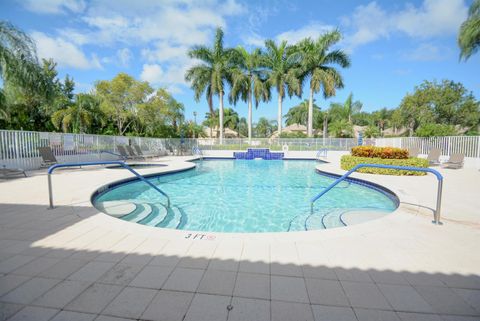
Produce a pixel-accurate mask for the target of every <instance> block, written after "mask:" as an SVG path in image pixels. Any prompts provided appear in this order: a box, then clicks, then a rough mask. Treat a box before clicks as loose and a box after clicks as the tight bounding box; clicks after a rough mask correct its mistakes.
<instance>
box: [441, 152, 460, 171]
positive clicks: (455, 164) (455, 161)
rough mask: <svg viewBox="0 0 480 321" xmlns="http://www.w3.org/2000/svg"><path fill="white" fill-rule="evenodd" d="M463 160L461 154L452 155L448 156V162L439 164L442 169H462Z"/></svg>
mask: <svg viewBox="0 0 480 321" xmlns="http://www.w3.org/2000/svg"><path fill="white" fill-rule="evenodd" d="M464 158H465V155H463V154H461V153H454V154H452V155H450V158H449V159H448V161H446V162H444V163H442V164H441V166H442V167H443V168H456V169H458V168H462V167H463V160H464Z"/></svg>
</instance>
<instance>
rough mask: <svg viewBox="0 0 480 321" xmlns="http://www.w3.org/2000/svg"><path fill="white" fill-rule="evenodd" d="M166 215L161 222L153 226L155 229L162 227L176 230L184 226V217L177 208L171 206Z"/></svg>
mask: <svg viewBox="0 0 480 321" xmlns="http://www.w3.org/2000/svg"><path fill="white" fill-rule="evenodd" d="M167 212H168V213H167V215H166V217H165V219H164V220H163V221H161V222H160V223H158V224H157V225H155V226H156V227H164V228H171V229H177V228H179V227H181V226H182V225H184V224H185V223H184V217H183V213H182V212H181V211H180V209H179V208H178V207H177V206H172V207H170V208H168V209H167Z"/></svg>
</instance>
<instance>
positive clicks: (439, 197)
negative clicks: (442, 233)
mask: <svg viewBox="0 0 480 321" xmlns="http://www.w3.org/2000/svg"><path fill="white" fill-rule="evenodd" d="M365 167H371V168H385V169H396V170H407V171H415V172H425V173H432V174H434V175H435V176H436V177H437V180H438V188H437V205H436V209H435V214H434V220H433V221H432V223H434V224H436V225H442V222H440V211H441V207H442V189H443V176H442V174H440V173H439V172H438V171H436V170H434V169H432V168H422V167H410V166H394V165H383V164H358V165H356V166H355V167H354V168H352V169H351V170H349V171H348V172H346V173H345V174H343V175H342V176H341V177H339V178H338V179H337V180H335V182H333V183H332V184H330V185H329V186H328V187H327V188H325V189H324V190H323V191H321V192H320V193H318V194H317V195H316V196H314V197H312V199H311V200H310V211H311V213H313V205H314V203H315V202H316V201H317V200H318V199H319V198H320V197H322V196H323V195H325V194H326V193H327V192H328V191H330V190H331V189H332V188H334V187H335V186H336V185H337V184H338V183H340V182H341V181H344V180H346V179H347V178H348V176H350V175H351V174H352V173H354V172H356V171H357V170H359V169H360V168H365Z"/></svg>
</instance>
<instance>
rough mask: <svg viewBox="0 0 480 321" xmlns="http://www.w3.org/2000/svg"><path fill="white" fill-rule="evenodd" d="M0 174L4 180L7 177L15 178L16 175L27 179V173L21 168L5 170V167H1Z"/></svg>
mask: <svg viewBox="0 0 480 321" xmlns="http://www.w3.org/2000/svg"><path fill="white" fill-rule="evenodd" d="M0 174H2V175H3V177H4V178H7V177H9V176H16V175H23V176H25V177H27V173H25V171H24V170H23V169H21V168H7V167H6V166H5V165H3V166H2V167H1V168H0Z"/></svg>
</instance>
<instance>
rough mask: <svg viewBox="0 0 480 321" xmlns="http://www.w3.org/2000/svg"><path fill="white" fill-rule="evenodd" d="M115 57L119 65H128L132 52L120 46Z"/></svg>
mask: <svg viewBox="0 0 480 321" xmlns="http://www.w3.org/2000/svg"><path fill="white" fill-rule="evenodd" d="M117 59H118V61H119V62H120V65H121V66H123V67H128V66H129V65H130V61H131V60H132V59H133V54H132V52H131V51H130V49H128V48H122V49H119V50H117Z"/></svg>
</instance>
